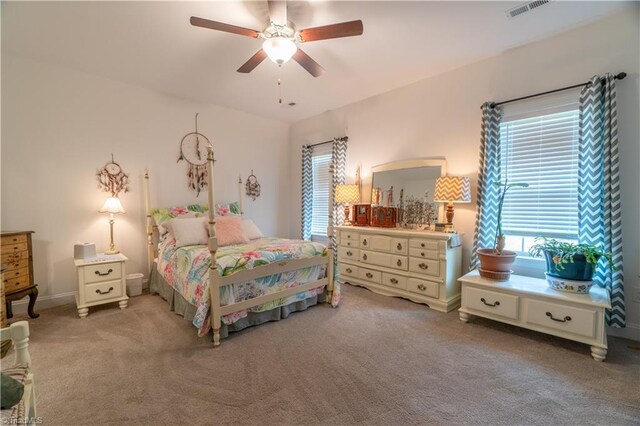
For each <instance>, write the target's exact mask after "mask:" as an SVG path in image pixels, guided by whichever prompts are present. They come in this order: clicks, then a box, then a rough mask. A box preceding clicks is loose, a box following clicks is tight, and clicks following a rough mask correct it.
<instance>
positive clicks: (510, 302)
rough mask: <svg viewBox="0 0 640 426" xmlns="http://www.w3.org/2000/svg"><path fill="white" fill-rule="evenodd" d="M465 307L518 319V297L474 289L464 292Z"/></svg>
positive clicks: (470, 288)
mask: <svg viewBox="0 0 640 426" xmlns="http://www.w3.org/2000/svg"><path fill="white" fill-rule="evenodd" d="M463 292H464V294H463V296H462V297H463V300H464V306H465V307H468V308H470V309H475V310H478V311H482V312H487V313H489V314H494V315H500V316H502V317H506V318H511V319H514V320H517V319H518V296H513V295H510V294H504V293H498V292H496V291H489V290H484V289H479V288H474V287H466V288H465V289H464V290H463Z"/></svg>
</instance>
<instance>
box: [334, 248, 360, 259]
mask: <svg viewBox="0 0 640 426" xmlns="http://www.w3.org/2000/svg"><path fill="white" fill-rule="evenodd" d="M359 256H360V250H358V249H354V248H347V247H340V248H339V249H338V257H339V258H340V259H344V260H351V261H354V262H355V261H357V260H358V257H359Z"/></svg>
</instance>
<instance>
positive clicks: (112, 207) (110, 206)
mask: <svg viewBox="0 0 640 426" xmlns="http://www.w3.org/2000/svg"><path fill="white" fill-rule="evenodd" d="M100 213H109V230H110V232H111V243H110V244H109V250H107V251H105V252H104V253H105V254H118V253H120V250H117V249H116V246H115V244H113V223H114V219H113V215H114V214H118V213H125V211H124V208H123V207H122V204H121V203H120V199H119V198H118V197H109V198H107V200H106V201H105V202H104V205H103V206H102V208H101V209H100Z"/></svg>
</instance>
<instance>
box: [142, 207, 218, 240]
mask: <svg viewBox="0 0 640 426" xmlns="http://www.w3.org/2000/svg"><path fill="white" fill-rule="evenodd" d="M207 210H209V208H208V207H207V205H206V204H190V205H188V206H179V207H170V208H166V207H162V208H157V209H152V210H151V216H152V217H153V220H154V221H155V223H156V225H157V226H158V232H159V233H160V235H164V234H166V233H167V232H168V231H169V230H168V229H167V228H166V227H165V226H164V224H165V223H167V222H169V221H170V220H171V219H174V218H176V217H183V218H188V217H200V216H202V215H203V214H204V213H205V212H206V211H207Z"/></svg>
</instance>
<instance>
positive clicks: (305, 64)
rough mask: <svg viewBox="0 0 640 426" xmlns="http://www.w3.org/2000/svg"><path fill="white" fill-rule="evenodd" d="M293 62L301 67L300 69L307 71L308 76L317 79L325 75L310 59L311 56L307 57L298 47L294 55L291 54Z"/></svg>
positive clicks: (322, 69) (317, 64)
mask: <svg viewBox="0 0 640 426" xmlns="http://www.w3.org/2000/svg"><path fill="white" fill-rule="evenodd" d="M293 60H294V61H296V62H297V63H299V64H300V65H302V68H304V69H305V70H307V71H308V72H309V74H311V75H312V76H314V77H319V76H321V75H322V74H324V73H325V70H324V68H322V67H321V66H320V64H319V63H317V62H316V61H314V60H313V59H311V56H309V55H307V54H306V53H304V52H303V51H302V49H300V48H299V47H298V50H296V53H294V54H293Z"/></svg>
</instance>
